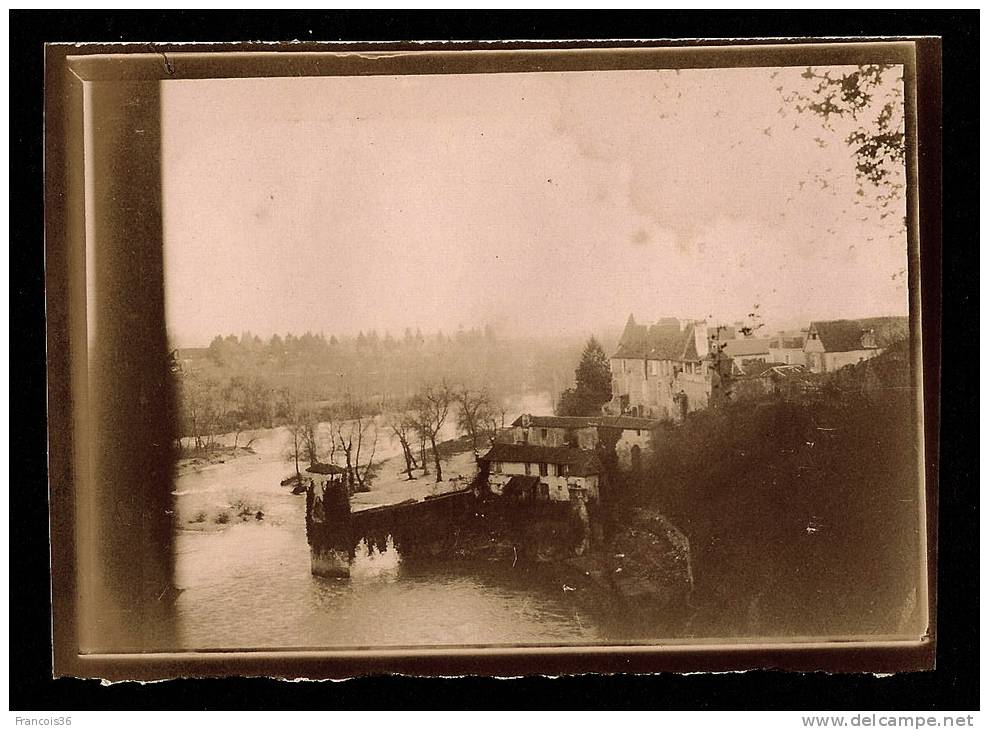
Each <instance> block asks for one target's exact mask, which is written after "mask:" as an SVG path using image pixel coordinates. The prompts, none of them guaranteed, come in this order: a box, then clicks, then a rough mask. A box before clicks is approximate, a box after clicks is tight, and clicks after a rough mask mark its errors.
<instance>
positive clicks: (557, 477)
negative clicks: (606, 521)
mask: <svg viewBox="0 0 989 730" xmlns="http://www.w3.org/2000/svg"><path fill="white" fill-rule="evenodd" d="M479 461H480V463H481V475H482V478H486V480H487V485H488V488H489V489H490V490H491V493H492V494H495V495H499V496H501V495H504V494H505V493H506V489H507V490H509V491H510V492H512V491H518V490H521V491H522V492H523V493H528V492H531V497H532V499H537V500H548V501H554V502H566V501H570V500H574V499H577V500H583V501H597V500H598V499H599V498H600V495H601V493H600V486H601V477H602V472H603V467H602V465H601V460H600V459H599V458H598V456H597V454H595V453H594V452H593V451H589V450H586V449H578V448H574V447H570V446H536V445H534V444H526V443H520V444H502V443H496V444H493V445H492V446H491V449H490V450H489V451H488V452H487V453H486V454H484V455H483V456H481V457H480V459H479Z"/></svg>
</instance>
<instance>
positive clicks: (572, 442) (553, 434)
mask: <svg viewBox="0 0 989 730" xmlns="http://www.w3.org/2000/svg"><path fill="white" fill-rule="evenodd" d="M661 425H662V424H661V422H660V421H658V420H655V419H650V418H636V417H634V416H532V415H529V414H527V413H525V414H522V415H521V416H519V417H518V418H516V419H515V421H514V423H512V435H513V439H512V440H513V441H514V443H517V444H532V445H533V446H553V447H560V446H571V447H576V448H580V449H585V450H593V449H596V448H597V447H598V445H599V444H600V443H601V441H602V440H604V441H606V442H607V443H609V444H610V443H614V448H615V454H616V455H617V457H618V463H619V464H620V465H621V466H623V467H625V468H632V469H636V468H638V467H639V465H640V463H641V459H642V457H643V455H644V454H647V453H649V452H650V451H651V449H652V446H653V444H652V440H653V434H654V433H655V432H656V431H657V430H658V429H659V427H660V426H661Z"/></svg>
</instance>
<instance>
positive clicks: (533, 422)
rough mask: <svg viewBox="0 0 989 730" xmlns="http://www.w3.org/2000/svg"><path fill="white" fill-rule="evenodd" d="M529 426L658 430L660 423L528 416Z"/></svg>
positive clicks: (518, 422)
mask: <svg viewBox="0 0 989 730" xmlns="http://www.w3.org/2000/svg"><path fill="white" fill-rule="evenodd" d="M526 415H528V414H524V415H522V416H519V417H518V418H516V419H515V420H514V421H513V422H512V425H513V426H519V427H521V426H522V419H523V418H524V417H525V416H526ZM529 425H530V426H532V427H533V428H572V429H578V428H595V427H597V426H608V427H610V428H621V429H637V430H642V429H646V430H648V429H652V428H659V427H660V425H662V424H661V421H659V420H657V419H654V418H637V417H634V416H532V415H530V416H529Z"/></svg>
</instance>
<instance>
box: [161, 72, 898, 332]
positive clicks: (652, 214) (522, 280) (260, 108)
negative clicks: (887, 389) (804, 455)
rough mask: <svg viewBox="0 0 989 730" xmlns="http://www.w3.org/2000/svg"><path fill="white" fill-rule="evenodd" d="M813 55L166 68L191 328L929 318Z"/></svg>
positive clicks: (168, 140) (176, 324) (176, 288)
mask: <svg viewBox="0 0 989 730" xmlns="http://www.w3.org/2000/svg"><path fill="white" fill-rule="evenodd" d="M802 70H803V69H802V68H792V69H769V68H756V69H706V70H684V71H681V72H676V71H655V70H648V71H602V72H568V73H526V74H492V75H456V76H441V75H431V76H398V77H389V76H373V77H338V78H298V79H296V78H273V79H230V80H206V81H200V80H182V81H165V82H163V84H162V98H163V102H162V104H163V143H162V144H163V170H164V172H163V175H164V179H163V185H164V223H165V266H166V281H165V284H166V300H167V317H168V326H169V331H170V335H171V337H172V339H173V341H174V342H175V343H176V344H177V345H181V346H194V345H205V344H208V342H209V340H210V339H211V338H212V337H213V336H214V335H215V334H218V333H222V334H229V333H234V334H238V335H239V334H240V333H241V332H242V331H244V330H250V331H252V332H254V333H255V334H260V335H262V336H264V337H267V336H268V335H270V334H272V333H274V332H278V333H281V334H284V333H286V332H294V333H296V334H300V333H302V332H304V331H306V330H311V331H313V332H319V331H322V332H324V333H325V334H326V336H327V337H329V335H330V334H341V333H343V334H356V332H357V331H358V330H362V329H363V330H365V331H366V330H369V329H372V328H373V329H377V330H378V331H379V333H381V334H383V333H384V331H385V330H390V331H392V332H393V333H394V334H399V333H401V332H402V331H403V330H404V328H405V327H412V328H415V327H421V328H422V330H423V332H435V331H436V330H437V329H443V330H444V331H446V332H452V331H454V330H455V329H456V328H457V327H458V325H461V324H462V325H464V326H466V327H471V326H482V325H484V324H489V323H490V324H493V325H495V326H497V327H500V328H501V329H502V330H503V331H505V332H515V333H518V332H531V333H543V332H561V331H582V332H587V331H593V330H595V329H596V328H600V327H612V328H617V327H620V326H621V325H622V324H623V323H624V321H625V319H626V318H627V316H628V314H629V313H630V312H634V313H635V315H636V318H637V319H638V320H639V321H640V322H648V321H653V320H655V319H657V318H659V317H663V316H680V317H689V318H708V317H710V318H714V319H716V320H719V321H735V320H739V319H742V318H743V317H744V316H745V315H746V314H747V313H748V312H750V311H752V306H753V304H754V303H759V305H760V312H761V313H762V314H763V317H764V319H765V320H766V322H767V324H768V325H770V326H772V327H774V328H775V327H790V326H799V325H800V324H806V322H807V321H809V320H811V319H831V318H839V317H859V316H871V315H883V314H906V313H907V290H906V279H905V276H903V275H902V274H901V273H900V272H902V271H903V269H904V268H905V267H906V234H905V233H904V232H903V231H902V229H901V224H902V215H903V212H902V204H901V205H900V206H899V208H897V209H896V211H897V214H896V215H892V216H889V217H888V218H886V219H880V218H879V215H878V214H876V213H875V212H872V213H870V211H869V210H867V209H866V208H865V205H864V204H863V203H864V202H867V201H868V197H866V198H863V197H862V196H858V195H856V189H857V188H858V184H857V182H856V180H855V175H854V165H855V160H854V157H853V155H852V153H851V150H850V149H849V147H848V146H847V145H846V144H845V143H844V141H843V139H844V136H845V134H846V133H847V129H843V128H841V127H840V126H839V127H837V128H836V129H835V130H833V131H828V130H825V129H823V128H822V126H821V123H820V120H819V119H818V118H816V117H814V116H813V115H810V114H807V113H804V114H800V113H798V112H797V111H796V110H795V109H793V108H790V107H789V106H788V105H787V104H785V103H784V102H783V101H782V99H781V95H780V92H779V90H778V87H780V86H781V85H790V84H799V83H800V79H799V76H800V73H801V71H802ZM866 192H867V193H868V192H869V191H868V190H867V191H866ZM771 331H772V330H771Z"/></svg>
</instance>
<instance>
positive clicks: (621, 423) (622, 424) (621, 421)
mask: <svg viewBox="0 0 989 730" xmlns="http://www.w3.org/2000/svg"><path fill="white" fill-rule="evenodd" d="M593 420H594V425H595V426H608V427H609V428H621V429H624V430H626V431H627V430H630V429H633V428H634V429H635V430H637V431H649V430H652V429H654V428H659V427H660V426H662V425H663V422H662V421H660V420H658V419H655V418H638V417H637V416H597V417H595V418H594V419H593Z"/></svg>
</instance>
